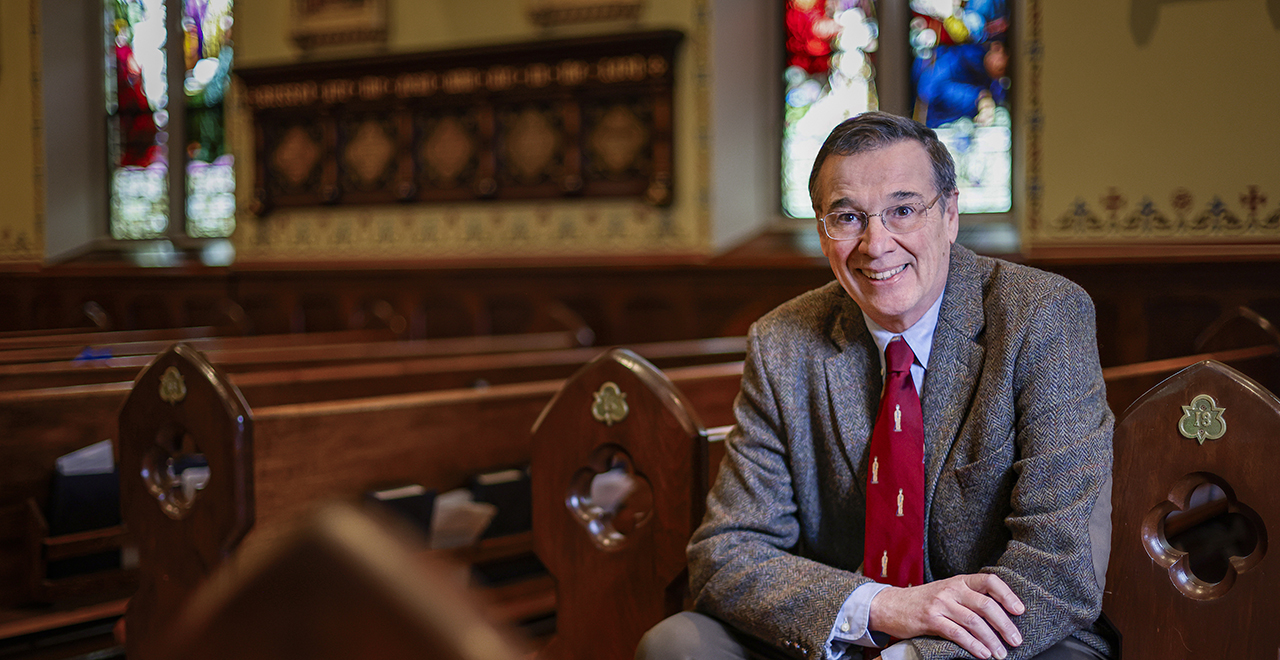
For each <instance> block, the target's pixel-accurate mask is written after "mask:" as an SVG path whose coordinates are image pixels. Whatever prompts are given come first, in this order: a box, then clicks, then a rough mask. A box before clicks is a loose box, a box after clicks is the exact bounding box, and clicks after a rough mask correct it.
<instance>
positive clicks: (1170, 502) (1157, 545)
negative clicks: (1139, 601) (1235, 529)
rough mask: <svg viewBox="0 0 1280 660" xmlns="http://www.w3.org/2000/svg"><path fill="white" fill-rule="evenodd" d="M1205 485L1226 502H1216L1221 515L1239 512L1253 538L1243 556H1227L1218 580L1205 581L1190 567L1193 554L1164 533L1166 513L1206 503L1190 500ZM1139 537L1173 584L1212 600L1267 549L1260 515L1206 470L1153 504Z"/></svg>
mask: <svg viewBox="0 0 1280 660" xmlns="http://www.w3.org/2000/svg"><path fill="white" fill-rule="evenodd" d="M1205 485H1211V486H1216V487H1217V488H1218V489H1220V493H1221V499H1222V500H1225V505H1224V504H1222V503H1219V504H1218V508H1219V509H1220V510H1221V513H1220V514H1218V515H1217V516H1215V517H1220V516H1238V517H1239V518H1242V519H1243V521H1244V523H1245V524H1247V525H1248V526H1249V527H1250V528H1251V531H1252V533H1253V538H1254V539H1255V542H1254V544H1253V547H1252V549H1246V550H1245V551H1244V556H1238V555H1234V554H1233V555H1232V556H1230V557H1228V558H1227V562H1226V566H1225V573H1224V574H1223V576H1222V579H1221V580H1219V581H1217V582H1208V581H1206V580H1204V579H1202V578H1201V577H1200V576H1198V575H1196V573H1195V572H1194V571H1193V570H1192V563H1193V562H1192V554H1191V553H1190V552H1188V551H1185V550H1180V549H1178V548H1177V547H1174V544H1173V543H1171V542H1170V540H1169V537H1168V535H1167V533H1166V532H1167V530H1166V524H1168V523H1169V522H1170V520H1169V515H1170V514H1174V513H1179V512H1188V513H1189V512H1193V511H1196V510H1197V509H1198V508H1199V507H1204V506H1208V505H1209V504H1212V503H1206V504H1202V505H1193V504H1192V493H1194V492H1195V491H1196V489H1197V488H1199V487H1201V486H1205ZM1142 540H1143V545H1144V546H1145V548H1146V551H1147V554H1148V555H1150V557H1151V559H1152V560H1154V561H1155V562H1156V563H1157V564H1159V565H1161V566H1163V567H1165V568H1166V569H1168V571H1169V579H1170V580H1171V581H1172V582H1173V585H1174V587H1176V588H1177V589H1178V591H1181V592H1182V593H1183V594H1186V595H1187V596H1188V597H1190V598H1193V599H1196V600H1212V599H1214V598H1219V597H1221V596H1223V595H1224V594H1226V593H1227V591H1229V590H1230V589H1231V587H1232V586H1234V585H1235V582H1236V580H1237V578H1238V577H1239V576H1240V574H1242V573H1246V572H1248V571H1249V569H1251V568H1253V567H1254V566H1256V565H1257V564H1258V562H1260V561H1262V557H1263V556H1264V555H1265V554H1266V552H1267V532H1266V527H1265V526H1264V525H1263V523H1262V518H1261V517H1260V516H1259V515H1258V514H1257V512H1255V511H1254V510H1253V509H1252V508H1250V507H1249V506H1248V505H1247V504H1245V503H1243V502H1240V501H1239V500H1238V499H1236V495H1235V491H1234V490H1233V489H1232V488H1231V486H1230V485H1228V484H1227V482H1226V481H1225V480H1223V479H1222V478H1221V477H1218V476H1217V475H1213V474H1210V473H1207V472H1195V473H1192V474H1189V475H1187V476H1185V477H1183V478H1182V479H1180V480H1179V481H1178V482H1177V483H1175V484H1174V486H1173V488H1172V489H1170V491H1169V497H1168V499H1166V500H1165V501H1163V502H1160V503H1159V504H1157V505H1156V506H1155V507H1154V508H1152V509H1151V510H1150V511H1149V512H1147V515H1146V516H1144V517H1143V519H1142Z"/></svg>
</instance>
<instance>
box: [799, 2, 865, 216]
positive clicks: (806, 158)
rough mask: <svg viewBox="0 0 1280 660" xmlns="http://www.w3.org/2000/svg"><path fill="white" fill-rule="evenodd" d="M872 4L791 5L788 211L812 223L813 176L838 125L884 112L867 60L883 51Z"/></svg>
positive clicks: (811, 3) (824, 3)
mask: <svg viewBox="0 0 1280 660" xmlns="http://www.w3.org/2000/svg"><path fill="white" fill-rule="evenodd" d="M874 7H875V4H874V2H872V1H871V0H833V1H830V2H821V1H819V0H789V1H788V2H787V18H786V23H787V50H788V53H787V60H788V67H787V70H786V73H785V74H784V78H785V91H784V97H783V100H784V103H783V108H784V113H783V114H784V124H785V126H784V128H783V137H782V206H783V210H784V211H785V212H786V213H787V214H788V215H790V216H792V217H797V218H808V217H813V208H812V206H811V201H810V199H809V170H810V169H811V168H812V167H813V159H814V157H815V156H817V154H818V149H819V148H821V146H822V142H823V140H825V139H826V137H827V134H828V133H830V132H831V129H832V128H835V126H836V124H839V123H840V122H841V121H843V120H845V119H848V118H849V117H852V116H854V115H857V114H860V113H862V112H866V111H868V110H875V109H877V108H878V107H879V101H878V99H877V97H876V88H875V73H874V69H873V67H872V66H871V62H870V60H869V59H868V57H867V55H868V53H872V52H874V51H876V49H877V48H878V38H879V26H878V24H877V22H876V19H875V11H874Z"/></svg>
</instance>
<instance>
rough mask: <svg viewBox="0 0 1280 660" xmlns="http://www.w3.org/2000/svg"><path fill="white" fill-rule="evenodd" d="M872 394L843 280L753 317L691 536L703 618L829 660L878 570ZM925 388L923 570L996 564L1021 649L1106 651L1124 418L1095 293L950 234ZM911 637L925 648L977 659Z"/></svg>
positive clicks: (868, 353)
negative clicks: (1118, 431) (865, 564)
mask: <svg viewBox="0 0 1280 660" xmlns="http://www.w3.org/2000/svg"><path fill="white" fill-rule="evenodd" d="M881 388H882V380H881V374H880V361H879V355H878V352H877V349H876V345H875V342H874V341H873V340H872V338H871V334H870V332H868V330H867V327H866V323H865V322H864V320H863V318H862V314H861V311H860V310H859V308H858V306H857V305H856V304H855V303H854V302H853V300H852V299H851V298H850V297H849V296H848V294H846V293H845V292H844V290H843V289H841V288H840V286H839V284H837V283H836V282H832V283H830V284H828V285H827V286H824V287H821V288H819V289H815V290H813V291H810V292H808V293H806V294H804V295H801V296H799V297H797V298H795V299H793V300H791V301H789V302H787V303H785V304H783V305H782V306H781V307H779V308H778V309H776V310H774V311H773V312H770V313H769V314H767V315H766V316H765V317H763V318H761V319H760V320H759V321H758V322H757V323H756V324H755V325H754V326H753V327H752V329H751V333H750V338H749V343H748V352H747V363H746V369H745V372H744V374H743V378H742V392H741V393H740V394H739V396H738V399H737V402H736V404H735V413H736V415H737V427H736V429H735V430H734V431H733V432H732V433H731V434H730V436H729V438H728V440H727V446H726V458H725V461H724V463H723V464H722V465H721V467H720V474H719V477H718V478H717V479H716V483H715V486H714V487H713V488H712V490H711V493H710V494H709V496H708V499H707V515H706V518H705V519H704V521H703V523H702V526H701V527H700V528H699V529H698V530H697V531H696V532H695V533H694V536H693V539H692V541H691V542H690V544H689V571H690V581H691V583H692V588H693V592H694V595H695V605H696V607H697V608H698V609H699V610H701V611H704V612H706V613H708V614H710V615H712V616H715V617H717V618H720V619H722V620H724V621H727V622H729V623H730V624H732V625H734V626H735V627H737V628H739V629H741V630H743V631H745V632H747V633H750V634H752V635H754V636H756V637H759V638H761V639H763V640H765V641H767V642H770V643H771V644H773V645H775V646H777V647H779V648H781V649H784V650H787V651H790V652H791V653H792V654H793V655H796V656H798V657H807V658H808V659H809V660H820V659H821V658H823V657H824V649H825V645H826V641H827V638H828V636H829V635H830V633H831V628H832V625H833V624H834V622H835V620H836V615H837V613H838V611H839V609H840V606H841V605H842V604H843V602H844V600H845V599H846V598H847V597H848V596H849V594H850V593H852V591H853V589H854V588H855V587H857V586H858V585H860V584H863V583H865V582H867V581H868V578H866V577H864V576H863V575H862V573H861V570H860V565H861V564H862V552H863V524H864V522H863V518H864V515H863V512H864V509H865V501H864V499H863V495H864V493H863V491H864V489H865V487H866V486H865V484H866V478H867V477H866V473H867V452H868V449H867V443H868V440H869V439H870V436H871V428H872V425H873V424H874V421H875V412H876V408H877V405H878V403H879V398H880V390H881ZM922 395H923V396H922V406H923V409H924V429H925V546H926V552H925V567H924V571H925V580H927V581H932V580H937V579H942V578H946V577H950V576H953V575H957V574H961V573H976V572H990V573H995V574H996V575H998V576H1000V578H1001V579H1003V580H1004V581H1005V583H1007V584H1008V585H1009V586H1010V588H1012V589H1013V591H1014V593H1016V594H1018V596H1019V597H1020V598H1021V599H1022V601H1023V603H1025V604H1026V606H1027V611H1026V612H1025V613H1024V614H1022V615H1021V616H1018V617H1013V621H1014V623H1015V624H1016V625H1017V626H1018V629H1019V630H1020V631H1021V632H1022V635H1023V638H1024V642H1023V644H1022V646H1020V647H1018V648H1017V649H1013V650H1012V652H1011V655H1010V657H1011V658H1013V659H1018V658H1029V657H1032V656H1034V655H1036V654H1037V653H1039V652H1040V651H1042V650H1044V649H1045V648H1047V647H1049V646H1051V645H1053V644H1054V643H1056V642H1058V641H1059V640H1061V639H1063V638H1064V637H1066V636H1068V635H1073V634H1074V635H1075V636H1076V637H1078V638H1080V639H1081V640H1083V641H1085V642H1086V643H1088V644H1090V645H1091V646H1095V647H1096V648H1098V649H1099V650H1101V651H1102V652H1103V653H1104V654H1108V655H1109V654H1110V649H1109V648H1108V644H1107V641H1106V640H1105V639H1104V638H1103V637H1101V636H1100V635H1099V634H1096V631H1095V630H1094V629H1093V625H1094V622H1095V620H1096V619H1097V618H1098V616H1099V612H1100V609H1101V602H1102V582H1103V577H1104V576H1105V575H1106V562H1107V557H1108V553H1109V544H1110V476H1111V433H1112V427H1113V424H1114V421H1115V418H1114V416H1113V415H1112V414H1111V411H1110V409H1109V408H1108V407H1107V402H1106V392H1105V388H1104V385H1103V382H1102V373H1101V369H1100V367H1099V365H1098V351H1097V344H1096V340H1095V338H1094V312H1093V304H1092V302H1091V301H1090V299H1089V297H1088V295H1087V294H1086V293H1085V292H1084V291H1083V290H1081V289H1080V288H1079V287H1078V286H1076V285H1075V284H1072V283H1071V282H1069V281H1067V280H1066V279H1063V278H1061V277H1058V276H1056V275H1051V274H1049V273H1045V272H1042V271H1038V270H1035V269H1033V268H1028V267H1025V266H1019V265H1015V264H1011V263H1008V262H1004V261H999V260H995V259H990V258H986V257H980V256H977V255H975V254H973V253H972V252H970V251H969V250H967V249H965V248H963V247H959V246H953V248H952V250H951V263H950V270H949V273H948V276H947V288H946V293H945V294H944V296H943V301H942V307H941V311H940V313H939V318H938V326H937V329H936V330H935V332H934V339H933V350H932V353H931V355H930V360H929V369H928V373H927V375H926V377H925V382H924V388H923V392H922ZM1100 494H1102V495H1103V496H1102V497H1100ZM1091 523H1092V524H1091ZM911 643H912V644H913V645H915V647H916V649H917V650H918V651H919V652H920V654H921V655H922V656H923V657H925V658H952V657H959V658H969V657H972V656H970V655H969V654H968V653H967V652H965V651H964V649H962V648H960V647H959V646H957V645H956V644H954V643H952V642H949V641H945V640H942V639H938V638H924V637H922V638H916V639H914V640H911Z"/></svg>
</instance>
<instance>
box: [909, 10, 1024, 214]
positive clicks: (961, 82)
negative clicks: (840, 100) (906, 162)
mask: <svg viewBox="0 0 1280 660" xmlns="http://www.w3.org/2000/svg"><path fill="white" fill-rule="evenodd" d="M911 13H912V18H911V26H910V39H911V48H912V50H913V52H914V57H915V59H914V64H913V67H912V83H913V91H914V94H915V118H916V119H917V120H919V121H921V122H924V123H925V125H927V126H929V127H930V128H933V129H934V130H935V131H937V133H938V137H939V138H940V139H941V140H942V141H943V142H944V143H945V144H946V145H947V148H948V149H950V150H951V155H952V157H953V158H954V159H955V161H956V178H957V183H958V184H959V187H960V211H961V212H962V213H1002V212H1007V211H1009V209H1010V208H1011V206H1012V199H1013V194H1012V179H1013V159H1012V156H1011V154H1012V149H1013V134H1012V121H1011V119H1010V115H1009V98H1010V95H1011V89H1010V87H1011V84H1010V80H1009V76H1008V69H1009V51H1008V49H1007V47H1006V43H1007V36H1008V29H1009V8H1008V5H1007V4H1006V2H1005V0H965V1H959V2H958V1H956V0H912V2H911Z"/></svg>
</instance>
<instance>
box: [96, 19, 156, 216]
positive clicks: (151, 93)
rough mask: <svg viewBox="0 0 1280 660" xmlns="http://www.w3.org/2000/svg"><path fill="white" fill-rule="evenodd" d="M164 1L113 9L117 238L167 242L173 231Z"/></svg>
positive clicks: (111, 108)
mask: <svg viewBox="0 0 1280 660" xmlns="http://www.w3.org/2000/svg"><path fill="white" fill-rule="evenodd" d="M164 22H165V7H164V0H108V2H107V38H108V45H107V46H108V55H107V81H106V82H107V115H108V117H109V118H110V119H109V121H108V124H107V125H108V136H109V137H108V145H109V147H108V148H109V149H110V158H111V165H112V172H111V235H112V236H114V237H115V238H153V237H158V236H163V235H164V232H165V229H167V228H168V224H169V195H168V180H167V177H168V148H167V144H168V141H169V135H168V133H167V132H166V130H165V128H166V127H167V126H168V123H169V113H168V112H167V111H166V109H165V108H166V107H168V105H169V90H168V84H167V83H166V81H165V73H166V67H165V53H164V46H165V27H164Z"/></svg>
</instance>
